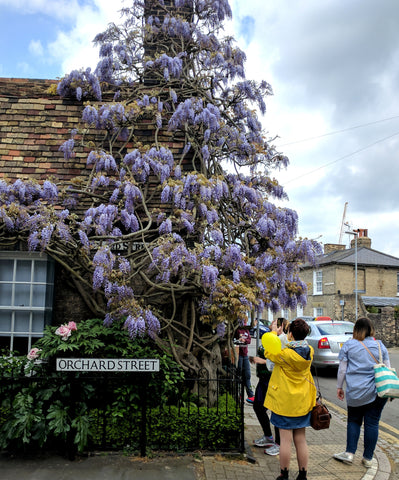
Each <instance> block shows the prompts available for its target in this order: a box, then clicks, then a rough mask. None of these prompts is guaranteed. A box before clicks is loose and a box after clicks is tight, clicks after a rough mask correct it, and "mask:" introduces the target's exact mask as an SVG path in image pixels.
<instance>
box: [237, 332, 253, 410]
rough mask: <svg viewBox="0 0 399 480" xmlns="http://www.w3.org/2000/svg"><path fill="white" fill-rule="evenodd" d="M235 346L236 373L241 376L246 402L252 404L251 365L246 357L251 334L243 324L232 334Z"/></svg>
mask: <svg viewBox="0 0 399 480" xmlns="http://www.w3.org/2000/svg"><path fill="white" fill-rule="evenodd" d="M234 340H235V345H238V347H239V353H238V365H237V369H238V372H239V373H240V374H241V376H242V378H243V381H244V385H245V390H246V392H247V396H248V398H247V402H248V403H251V404H252V403H253V402H254V391H253V389H252V385H251V365H250V363H249V357H248V345H249V344H250V343H251V334H250V333H249V327H248V325H247V324H246V323H245V324H244V325H242V326H241V327H238V328H237V330H236V331H235V334H234Z"/></svg>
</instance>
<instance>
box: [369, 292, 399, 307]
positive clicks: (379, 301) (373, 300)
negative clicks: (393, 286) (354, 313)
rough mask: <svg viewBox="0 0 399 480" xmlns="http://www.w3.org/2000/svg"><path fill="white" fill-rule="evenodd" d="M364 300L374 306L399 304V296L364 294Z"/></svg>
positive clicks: (394, 305)
mask: <svg viewBox="0 0 399 480" xmlns="http://www.w3.org/2000/svg"><path fill="white" fill-rule="evenodd" d="M362 301H363V303H364V304H365V305H367V306H372V307H396V306H397V305H399V297H365V296H363V295H362Z"/></svg>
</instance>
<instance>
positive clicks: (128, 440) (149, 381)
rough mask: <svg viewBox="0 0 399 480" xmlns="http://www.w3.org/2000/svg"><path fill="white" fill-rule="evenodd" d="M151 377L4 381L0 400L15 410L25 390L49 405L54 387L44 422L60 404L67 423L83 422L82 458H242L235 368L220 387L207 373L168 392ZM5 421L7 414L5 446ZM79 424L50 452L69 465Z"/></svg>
mask: <svg viewBox="0 0 399 480" xmlns="http://www.w3.org/2000/svg"><path fill="white" fill-rule="evenodd" d="M154 375H156V373H122V374H121V373H116V374H115V373H114V374H112V373H106V374H104V373H101V374H93V373H90V374H89V373H78V374H77V373H66V374H65V373H64V374H60V372H57V373H55V372H52V374H51V375H50V376H37V375H36V376H23V375H22V376H21V375H14V374H13V375H8V376H5V377H2V378H1V384H0V395H1V396H0V399H1V402H3V406H4V405H8V406H9V408H10V409H11V408H12V401H13V398H16V395H17V394H18V392H19V391H22V390H24V389H29V390H30V392H31V393H30V395H31V396H35V393H34V392H37V393H36V395H37V396H38V397H39V396H40V397H41V398H42V397H43V398H44V399H46V395H44V394H43V392H44V391H45V389H47V390H49V384H50V385H51V391H52V392H55V393H53V394H52V395H51V396H50V398H48V399H47V400H44V401H42V402H41V408H42V409H43V410H44V413H43V418H47V419H48V416H47V415H48V413H47V412H48V411H49V408H50V404H51V405H53V404H54V403H55V402H63V404H64V407H65V409H66V410H67V412H68V416H69V418H71V419H81V421H83V420H85V419H86V420H85V422H86V424H87V430H88V432H89V433H88V436H87V438H88V441H87V446H86V448H85V450H89V451H94V450H128V451H130V452H132V453H134V452H137V453H138V454H140V455H141V456H145V455H147V454H148V453H149V452H150V451H157V450H163V451H174V452H176V451H178V452H192V451H198V450H201V451H220V452H243V451H244V403H243V401H244V386H243V383H242V381H241V378H240V377H239V376H238V375H237V372H236V370H235V369H234V368H232V369H230V370H227V369H226V370H225V372H224V374H223V375H218V377H217V378H215V379H213V378H209V376H208V374H207V371H206V370H205V369H203V370H201V371H200V372H199V375H198V377H196V378H186V379H184V380H183V381H181V382H179V383H178V384H177V385H176V384H174V385H173V388H169V389H168V388H165V385H160V384H159V382H156V381H155V382H154V378H152V377H151V376H154ZM7 399H8V400H7ZM46 409H47V410H46ZM7 420H9V418H8V417H7V412H6V411H5V410H4V408H3V409H2V415H0V440H1V435H5V433H4V431H5V430H4V425H5V422H6V421H7ZM46 421H47V420H46ZM77 424H78V423H76V420H75V427H74V426H73V425H74V423H71V428H70V430H69V431H68V433H67V435H60V436H59V437H57V438H55V439H54V442H52V444H51V445H52V446H56V445H58V447H59V448H62V449H64V451H66V452H67V454H68V456H69V457H70V458H73V457H74V454H75V453H76V451H77V441H76V435H77V434H79V435H82V432H81V431H80V430H79V432H78V431H77V430H78V429H79V428H80V429H82V427H81V426H79V427H76V425H77ZM79 425H80V424H79ZM50 438H51V437H50ZM45 447H46V445H45ZM28 449H29V444H28V445H26V450H28Z"/></svg>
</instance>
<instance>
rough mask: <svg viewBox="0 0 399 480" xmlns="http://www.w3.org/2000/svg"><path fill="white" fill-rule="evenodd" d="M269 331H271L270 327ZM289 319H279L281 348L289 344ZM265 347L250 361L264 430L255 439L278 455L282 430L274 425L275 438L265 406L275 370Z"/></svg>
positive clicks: (256, 409) (258, 411)
mask: <svg viewBox="0 0 399 480" xmlns="http://www.w3.org/2000/svg"><path fill="white" fill-rule="evenodd" d="M268 331H270V330H269V329H268ZM287 332H288V320H287V319H285V318H278V319H277V335H278V336H279V338H280V341H281V348H285V346H286V344H287V341H288V340H287ZM264 351H265V349H264V348H263V346H262V345H259V347H258V352H257V353H258V356H257V357H250V358H249V359H250V362H253V363H255V364H256V376H257V377H258V384H257V386H256V389H255V399H254V403H253V408H254V412H255V415H256V417H257V419H258V421H259V423H260V426H261V427H262V430H263V436H262V437H260V438H258V439H257V440H254V445H255V446H256V447H265V450H264V452H265V453H266V454H267V455H272V456H275V455H278V454H279V453H280V431H279V429H278V427H274V438H273V435H272V431H271V427H270V420H269V416H268V414H267V408H265V398H266V392H267V387H268V385H269V380H270V377H271V374H272V371H273V367H274V363H273V362H271V361H270V360H266V358H265V356H264Z"/></svg>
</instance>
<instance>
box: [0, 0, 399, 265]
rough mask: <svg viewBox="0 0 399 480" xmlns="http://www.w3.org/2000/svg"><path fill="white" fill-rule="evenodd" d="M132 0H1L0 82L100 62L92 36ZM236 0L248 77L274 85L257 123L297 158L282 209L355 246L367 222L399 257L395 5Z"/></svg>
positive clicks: (282, 174)
mask: <svg viewBox="0 0 399 480" xmlns="http://www.w3.org/2000/svg"><path fill="white" fill-rule="evenodd" d="M127 5H129V3H124V2H123V0H112V2H111V1H109V0H51V1H48V0H0V44H1V45H3V47H2V49H1V51H0V77H15V78H60V77H62V76H63V75H65V74H66V73H69V72H70V71H71V70H72V69H75V68H86V67H88V66H91V67H95V65H96V63H97V60H98V57H97V49H96V48H95V47H94V46H93V45H92V40H93V38H94V36H95V35H96V34H97V33H99V32H102V31H103V30H105V28H106V26H107V24H108V23H110V22H116V23H118V22H119V20H120V16H119V10H120V8H121V7H123V6H127ZM230 5H231V7H232V10H233V20H232V21H231V22H229V23H228V24H226V34H232V35H233V36H234V37H235V39H236V40H237V45H238V46H239V47H240V48H241V49H242V50H244V51H245V53H246V55H247V62H246V76H247V78H248V79H253V80H256V81H260V80H266V81H267V82H269V83H270V84H271V86H272V88H273V92H274V95H273V96H270V97H268V99H267V112H266V115H265V116H264V117H262V118H261V121H262V123H263V126H264V130H265V133H266V135H267V137H269V138H271V139H273V141H272V143H273V144H274V145H275V146H276V148H277V149H278V151H280V152H282V153H284V154H285V155H287V156H288V158H289V159H290V164H289V166H288V168H287V169H286V170H281V171H276V172H274V176H275V177H276V178H277V179H278V180H279V182H280V183H281V184H282V185H283V186H284V187H285V190H286V192H287V194H288V197H289V201H286V202H284V203H283V204H282V206H286V207H288V208H292V209H293V210H296V211H297V213H298V216H299V236H301V237H307V238H312V239H317V240H318V241H319V242H321V243H322V244H327V243H339V242H341V243H343V244H345V245H346V246H349V242H350V240H351V239H352V238H353V236H352V235H349V234H346V233H344V232H345V231H346V230H353V229H358V228H360V229H367V230H368V236H369V237H370V238H371V240H372V244H371V248H373V249H375V250H378V251H380V252H384V253H387V254H389V255H393V256H395V257H399V169H398V157H399V95H396V91H397V86H398V82H399V29H398V28H397V22H398V18H399V2H398V1H397V0H379V1H378V2H376V1H375V0H323V1H320V0H301V1H300V2H299V1H293V0H252V1H251V2H249V1H247V0H231V1H230ZM344 212H345V218H344ZM343 220H344V221H345V223H348V224H349V227H344V228H342V225H343ZM341 232H343V233H341Z"/></svg>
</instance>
